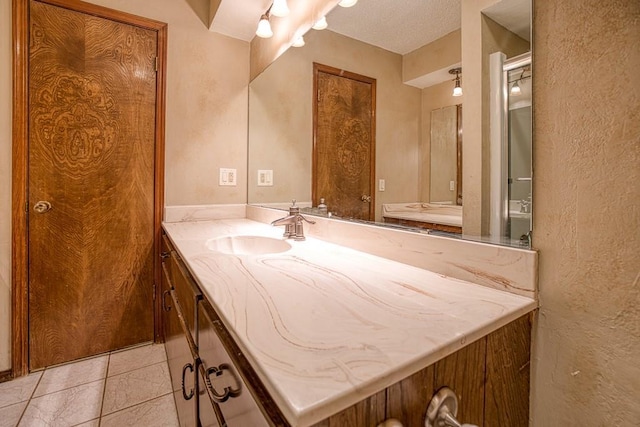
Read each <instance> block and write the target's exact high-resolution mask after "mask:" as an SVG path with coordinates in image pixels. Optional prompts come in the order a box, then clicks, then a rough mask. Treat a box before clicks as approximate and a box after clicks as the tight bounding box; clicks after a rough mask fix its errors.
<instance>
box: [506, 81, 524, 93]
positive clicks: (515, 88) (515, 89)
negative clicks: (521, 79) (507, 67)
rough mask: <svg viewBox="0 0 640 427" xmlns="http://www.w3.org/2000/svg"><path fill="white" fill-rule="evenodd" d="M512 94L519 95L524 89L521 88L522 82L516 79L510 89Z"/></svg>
mask: <svg viewBox="0 0 640 427" xmlns="http://www.w3.org/2000/svg"><path fill="white" fill-rule="evenodd" d="M509 92H510V93H511V95H513V96H518V95H520V94H521V93H522V89H520V84H519V83H518V81H516V82H515V83H514V84H513V86H511V90H510V91H509Z"/></svg>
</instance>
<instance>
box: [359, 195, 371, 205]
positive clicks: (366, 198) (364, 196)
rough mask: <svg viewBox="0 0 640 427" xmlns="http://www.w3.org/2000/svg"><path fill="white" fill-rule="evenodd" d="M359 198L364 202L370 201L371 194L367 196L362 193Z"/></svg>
mask: <svg viewBox="0 0 640 427" xmlns="http://www.w3.org/2000/svg"><path fill="white" fill-rule="evenodd" d="M360 200H362V201H363V202H365V203H371V196H367V195H366V194H363V195H362V197H360Z"/></svg>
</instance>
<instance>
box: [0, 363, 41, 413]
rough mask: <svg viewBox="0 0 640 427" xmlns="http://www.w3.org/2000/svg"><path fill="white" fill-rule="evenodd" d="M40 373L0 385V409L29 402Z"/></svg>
mask: <svg viewBox="0 0 640 427" xmlns="http://www.w3.org/2000/svg"><path fill="white" fill-rule="evenodd" d="M41 376H42V372H36V373H33V374H30V375H27V376H25V377H21V378H18V379H15V380H11V381H7V382H4V383H0V408H4V407H5V406H9V405H13V404H15V403H18V402H24V401H25V400H29V398H30V397H31V395H32V394H33V390H35V388H36V386H37V385H38V380H40V377H41Z"/></svg>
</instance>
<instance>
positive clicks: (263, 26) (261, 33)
mask: <svg viewBox="0 0 640 427" xmlns="http://www.w3.org/2000/svg"><path fill="white" fill-rule="evenodd" d="M256 36H258V37H262V38H263V39H268V38H269V37H271V36H273V31H271V24H270V23H269V16H268V15H262V16H261V17H260V22H258V29H257V30H256Z"/></svg>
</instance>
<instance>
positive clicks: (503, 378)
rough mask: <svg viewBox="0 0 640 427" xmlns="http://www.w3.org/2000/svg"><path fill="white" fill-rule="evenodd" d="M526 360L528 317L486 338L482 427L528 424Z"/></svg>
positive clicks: (528, 338)
mask: <svg viewBox="0 0 640 427" xmlns="http://www.w3.org/2000/svg"><path fill="white" fill-rule="evenodd" d="M530 360H531V317H530V315H526V316H523V317H521V318H519V319H518V320H515V321H513V322H511V323H509V324H508V325H506V326H505V327H503V328H501V329H498V330H497V331H495V332H494V333H492V334H490V335H489V336H487V364H486V378H487V379H486V384H485V409H484V410H485V420H486V423H485V425H487V426H505V427H506V426H509V427H518V426H528V425H529V382H530V371H531V366H530Z"/></svg>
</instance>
